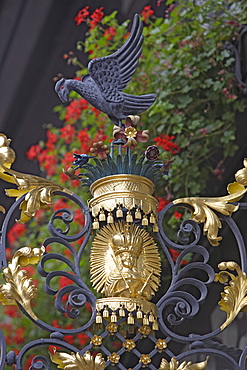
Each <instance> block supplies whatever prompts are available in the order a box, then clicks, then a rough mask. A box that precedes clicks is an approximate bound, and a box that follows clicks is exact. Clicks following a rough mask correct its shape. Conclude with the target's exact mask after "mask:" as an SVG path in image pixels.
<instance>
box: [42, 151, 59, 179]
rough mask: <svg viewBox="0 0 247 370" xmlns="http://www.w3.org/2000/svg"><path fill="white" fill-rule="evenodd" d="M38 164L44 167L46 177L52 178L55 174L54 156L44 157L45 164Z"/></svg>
mask: <svg viewBox="0 0 247 370" xmlns="http://www.w3.org/2000/svg"><path fill="white" fill-rule="evenodd" d="M40 164H41V165H42V166H43V167H44V169H45V170H46V173H47V175H48V176H52V175H54V174H55V173H56V164H57V159H56V157H55V155H53V154H49V155H47V156H46V157H45V162H44V163H40Z"/></svg>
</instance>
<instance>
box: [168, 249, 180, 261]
mask: <svg viewBox="0 0 247 370" xmlns="http://www.w3.org/2000/svg"><path fill="white" fill-rule="evenodd" d="M170 253H171V257H172V260H173V261H174V262H176V260H177V258H178V256H179V254H180V253H179V252H178V251H175V249H170Z"/></svg>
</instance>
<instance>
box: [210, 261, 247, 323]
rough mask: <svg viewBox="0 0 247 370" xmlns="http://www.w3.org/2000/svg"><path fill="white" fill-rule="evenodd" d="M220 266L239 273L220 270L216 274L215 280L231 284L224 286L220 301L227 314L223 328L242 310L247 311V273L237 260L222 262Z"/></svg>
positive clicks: (221, 268) (222, 268)
mask: <svg viewBox="0 0 247 370" xmlns="http://www.w3.org/2000/svg"><path fill="white" fill-rule="evenodd" d="M218 268H219V269H220V270H225V269H228V270H230V271H234V270H235V271H236V273H237V275H234V274H232V273H230V272H228V271H220V272H219V273H217V274H215V281H219V282H220V283H222V284H226V283H227V282H229V285H227V286H225V287H224V292H222V293H221V297H222V299H221V300H220V301H219V305H220V308H221V310H222V311H225V312H226V314H227V319H226V321H225V322H224V323H223V324H222V325H221V327H220V328H221V330H223V329H225V328H226V327H227V326H228V325H229V324H230V323H231V322H232V321H233V320H234V319H235V317H236V316H237V315H238V313H239V312H240V311H243V312H247V278H246V273H245V272H242V270H241V269H240V267H239V265H238V264H237V263H236V262H232V261H229V262H221V263H220V264H219V265H218Z"/></svg>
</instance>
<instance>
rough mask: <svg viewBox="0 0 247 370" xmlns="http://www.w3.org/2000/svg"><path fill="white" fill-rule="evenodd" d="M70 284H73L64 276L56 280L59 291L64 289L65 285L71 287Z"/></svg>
mask: <svg viewBox="0 0 247 370" xmlns="http://www.w3.org/2000/svg"><path fill="white" fill-rule="evenodd" d="M72 283H73V281H72V280H70V279H68V278H67V277H65V276H60V277H59V280H58V284H59V289H62V288H64V287H66V286H67V285H71V284H72Z"/></svg>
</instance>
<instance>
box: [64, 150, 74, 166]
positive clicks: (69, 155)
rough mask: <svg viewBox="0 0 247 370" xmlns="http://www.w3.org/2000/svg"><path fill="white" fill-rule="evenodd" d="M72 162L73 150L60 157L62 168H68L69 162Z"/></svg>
mask: <svg viewBox="0 0 247 370" xmlns="http://www.w3.org/2000/svg"><path fill="white" fill-rule="evenodd" d="M73 162H74V152H73V151H70V152H67V153H66V154H65V156H64V158H63V159H62V164H63V168H68V167H70V166H71V164H72V163H73Z"/></svg>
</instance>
